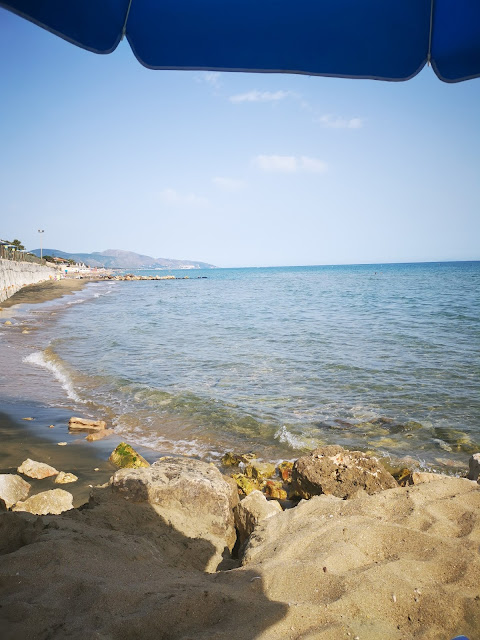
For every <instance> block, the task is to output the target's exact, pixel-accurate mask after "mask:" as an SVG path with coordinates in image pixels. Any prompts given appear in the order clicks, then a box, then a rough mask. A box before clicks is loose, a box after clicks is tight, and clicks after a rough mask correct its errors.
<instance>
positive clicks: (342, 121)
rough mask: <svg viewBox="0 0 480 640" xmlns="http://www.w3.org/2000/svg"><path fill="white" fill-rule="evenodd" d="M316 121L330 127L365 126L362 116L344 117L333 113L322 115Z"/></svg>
mask: <svg viewBox="0 0 480 640" xmlns="http://www.w3.org/2000/svg"><path fill="white" fill-rule="evenodd" d="M316 121H317V122H320V124H322V125H323V126H324V127H327V128H328V129H361V128H362V127H363V120H362V119H361V118H342V117H341V116H333V115H331V114H326V115H324V116H320V117H319V118H316Z"/></svg>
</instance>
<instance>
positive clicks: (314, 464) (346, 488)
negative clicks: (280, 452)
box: [292, 445, 398, 499]
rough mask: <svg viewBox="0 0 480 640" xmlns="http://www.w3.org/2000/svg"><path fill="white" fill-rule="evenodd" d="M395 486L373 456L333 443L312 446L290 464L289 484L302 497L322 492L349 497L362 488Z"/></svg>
mask: <svg viewBox="0 0 480 640" xmlns="http://www.w3.org/2000/svg"><path fill="white" fill-rule="evenodd" d="M397 486H398V484H397V482H396V481H395V478H394V477H393V476H392V475H391V474H390V473H388V471H386V470H385V469H384V468H383V467H382V465H381V464H379V463H378V461H377V460H376V458H373V457H371V456H368V455H366V454H365V453H362V452H360V451H347V450H346V449H344V448H343V447H339V446H336V445H332V446H327V447H322V448H319V449H315V451H312V453H311V454H310V455H308V456H304V457H302V458H299V459H298V460H297V461H296V462H295V463H294V465H293V472H292V488H293V490H294V491H295V492H296V493H297V494H298V495H299V496H300V497H302V498H306V499H308V498H311V497H312V496H316V495H321V494H323V493H325V494H330V495H333V496H337V497H339V498H351V497H352V496H354V495H355V494H357V493H358V492H359V491H362V490H364V491H366V492H367V493H369V494H373V493H377V492H378V491H383V490H384V489H393V488H395V487H397Z"/></svg>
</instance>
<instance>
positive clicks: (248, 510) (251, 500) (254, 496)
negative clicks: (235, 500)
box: [234, 491, 282, 544]
mask: <svg viewBox="0 0 480 640" xmlns="http://www.w3.org/2000/svg"><path fill="white" fill-rule="evenodd" d="M281 512H282V507H281V506H280V504H279V503H278V502H277V501H276V500H271V501H269V500H267V499H266V497H265V496H264V495H263V493H262V492H261V491H252V492H251V493H250V494H249V495H248V496H247V497H246V498H244V499H243V500H242V501H241V502H240V503H239V504H238V505H237V506H236V507H235V512H234V513H235V526H236V527H237V531H238V536H239V540H240V544H242V543H243V542H244V541H245V540H246V539H247V538H248V537H249V535H250V534H251V533H252V531H253V530H254V529H255V527H256V526H257V524H258V523H259V522H261V521H262V520H266V519H267V518H271V517H272V516H275V515H277V513H281Z"/></svg>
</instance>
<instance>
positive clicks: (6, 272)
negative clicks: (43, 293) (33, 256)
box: [0, 258, 60, 302]
mask: <svg viewBox="0 0 480 640" xmlns="http://www.w3.org/2000/svg"><path fill="white" fill-rule="evenodd" d="M59 277H60V271H58V270H57V269H53V268H52V267H46V266H44V265H41V264H35V263H32V262H15V261H14V260H4V259H1V258H0V302H3V301H4V300H6V299H7V298H10V297H11V296H13V294H14V293H16V292H17V291H18V290H19V289H21V288H22V287H25V286H26V285H27V284H36V283H37V282H42V281H44V280H52V279H54V278H59Z"/></svg>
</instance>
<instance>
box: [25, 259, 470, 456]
mask: <svg viewBox="0 0 480 640" xmlns="http://www.w3.org/2000/svg"><path fill="white" fill-rule="evenodd" d="M136 273H139V274H140V273H145V274H146V275H152V273H153V272H151V271H148V272H147V271H146V272H141V271H137V272H136ZM158 273H159V275H163V274H164V273H165V272H158ZM172 273H176V274H177V275H180V276H182V277H183V276H189V278H188V279H182V280H172V281H159V282H150V281H149V282H144V281H140V282H138V281H133V282H113V283H110V282H109V283H100V284H95V285H88V286H87V288H86V289H85V290H84V291H82V292H80V293H78V294H76V296H75V297H74V298H73V299H71V300H69V304H68V308H67V306H66V305H65V304H64V308H63V310H61V312H58V313H57V315H56V317H55V321H54V322H53V323H52V324H51V326H47V325H46V324H45V323H44V324H43V325H42V328H41V330H39V332H38V333H37V338H36V340H37V344H39V345H40V347H41V348H40V350H37V351H34V352H33V353H34V354H36V355H33V356H32V355H30V360H28V359H27V361H28V363H29V367H30V370H32V367H35V368H36V369H39V366H38V365H42V366H43V367H44V368H45V366H47V365H48V366H49V367H50V369H49V372H50V375H52V374H55V372H56V373H57V381H60V382H61V383H62V385H63V387H64V388H65V389H67V391H68V392H69V394H70V400H71V401H72V402H77V403H80V404H81V405H82V406H83V410H84V412H87V413H88V412H90V413H91V414H95V415H98V413H102V414H104V415H106V416H107V417H108V419H110V420H112V421H113V422H114V424H115V425H116V428H117V430H118V431H120V432H122V433H124V434H125V437H128V438H129V439H130V441H136V442H138V443H142V444H146V445H149V446H152V447H153V448H156V449H160V450H162V451H165V452H167V451H174V452H177V453H189V454H196V455H200V456H202V457H205V458H207V459H216V458H218V456H219V455H221V454H222V453H223V452H224V451H225V450H229V449H242V450H245V449H249V450H255V451H257V452H258V453H259V454H260V455H262V456H263V457H267V458H271V459H277V458H281V457H283V458H288V457H290V458H293V457H295V456H296V455H298V453H299V452H301V451H303V450H305V449H309V448H312V447H315V446H317V445H321V444H325V443H329V444H330V443H338V444H342V445H345V446H348V447H353V448H360V449H362V450H374V451H376V452H377V453H379V454H380V455H382V456H387V457H391V458H393V459H394V460H396V459H398V458H402V457H405V456H411V457H413V458H414V459H415V460H417V461H418V463H419V464H420V465H422V466H427V467H429V466H430V467H434V468H445V467H447V466H452V468H456V467H459V466H460V467H461V466H462V464H464V463H465V462H466V461H467V460H468V457H469V455H470V453H471V452H473V451H476V450H480V447H479V446H478V445H480V392H479V391H480V389H479V387H480V383H479V380H480V375H479V374H480V296H479V285H480V263H478V262H472V263H428V264H399V265H361V266H332V267H327V266H321V267H288V268H287V267H285V268H268V269H267V268H262V269H215V270H208V271H197V270H195V271H188V272H187V271H181V272H172ZM200 276H206V277H205V278H203V277H200ZM72 303H75V304H72ZM80 303H81V304H80ZM39 354H41V355H39ZM58 372H61V375H62V376H64V379H62V378H61V376H59V375H58ZM65 381H67V382H65ZM72 394H73V395H72Z"/></svg>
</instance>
